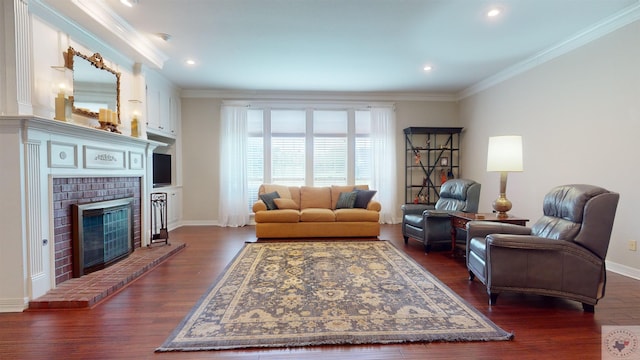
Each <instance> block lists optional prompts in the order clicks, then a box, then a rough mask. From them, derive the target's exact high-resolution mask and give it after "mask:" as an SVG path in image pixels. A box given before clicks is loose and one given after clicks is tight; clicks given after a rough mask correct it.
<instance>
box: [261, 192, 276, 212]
mask: <svg viewBox="0 0 640 360" xmlns="http://www.w3.org/2000/svg"><path fill="white" fill-rule="evenodd" d="M278 198H280V195H278V192H276V191H274V192H270V193H268V194H262V195H260V200H262V201H263V202H264V204H265V205H267V210H276V209H277V208H278V207H277V206H276V204H275V202H273V200H274V199H278Z"/></svg>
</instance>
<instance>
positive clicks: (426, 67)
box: [422, 65, 433, 71]
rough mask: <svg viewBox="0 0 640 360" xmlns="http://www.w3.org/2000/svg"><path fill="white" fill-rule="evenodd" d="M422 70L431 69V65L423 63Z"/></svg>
mask: <svg viewBox="0 0 640 360" xmlns="http://www.w3.org/2000/svg"><path fill="white" fill-rule="evenodd" d="M422 70H424V71H431V70H433V67H432V66H431V65H425V66H424V67H423V68H422Z"/></svg>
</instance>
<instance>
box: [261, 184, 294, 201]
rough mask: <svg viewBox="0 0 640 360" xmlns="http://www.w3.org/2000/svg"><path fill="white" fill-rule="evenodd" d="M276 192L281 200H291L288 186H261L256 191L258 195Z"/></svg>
mask: <svg viewBox="0 0 640 360" xmlns="http://www.w3.org/2000/svg"><path fill="white" fill-rule="evenodd" d="M274 191H275V192H277V193H278V195H280V197H281V198H285V199H291V192H290V190H289V187H288V186H285V185H276V184H262V185H260V189H258V194H267V193H271V192H274Z"/></svg>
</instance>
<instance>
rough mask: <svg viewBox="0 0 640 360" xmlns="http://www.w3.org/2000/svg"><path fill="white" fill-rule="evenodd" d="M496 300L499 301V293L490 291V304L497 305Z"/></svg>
mask: <svg viewBox="0 0 640 360" xmlns="http://www.w3.org/2000/svg"><path fill="white" fill-rule="evenodd" d="M496 301H498V294H497V293H489V305H495V304H496Z"/></svg>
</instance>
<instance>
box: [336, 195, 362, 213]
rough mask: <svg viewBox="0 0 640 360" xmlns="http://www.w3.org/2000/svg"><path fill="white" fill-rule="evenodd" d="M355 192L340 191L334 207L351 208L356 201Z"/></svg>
mask: <svg viewBox="0 0 640 360" xmlns="http://www.w3.org/2000/svg"><path fill="white" fill-rule="evenodd" d="M356 196H357V194H356V192H355V191H350V192H341V193H340V196H338V202H337V203H336V209H351V208H353V206H354V205H355V203H356Z"/></svg>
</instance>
